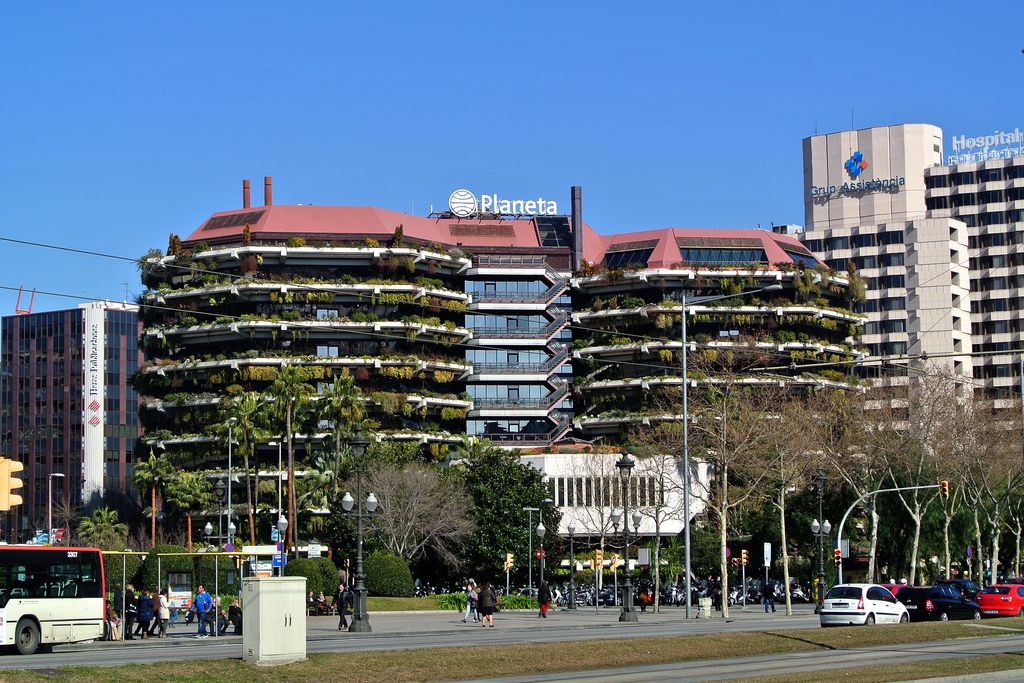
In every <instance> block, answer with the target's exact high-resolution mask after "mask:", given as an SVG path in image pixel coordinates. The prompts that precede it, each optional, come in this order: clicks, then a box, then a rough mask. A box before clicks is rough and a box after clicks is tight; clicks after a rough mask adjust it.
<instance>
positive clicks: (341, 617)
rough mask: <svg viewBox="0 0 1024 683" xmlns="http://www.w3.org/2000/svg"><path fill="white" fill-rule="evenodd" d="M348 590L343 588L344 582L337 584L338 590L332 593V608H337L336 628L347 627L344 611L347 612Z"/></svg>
mask: <svg viewBox="0 0 1024 683" xmlns="http://www.w3.org/2000/svg"><path fill="white" fill-rule="evenodd" d="M350 592H351V591H349V590H348V589H347V588H345V584H344V583H339V584H338V592H337V593H335V594H334V609H336V610H338V630H339V631H341V630H342V629H346V628H348V619H346V618H345V614H346V612H348V600H349V597H350Z"/></svg>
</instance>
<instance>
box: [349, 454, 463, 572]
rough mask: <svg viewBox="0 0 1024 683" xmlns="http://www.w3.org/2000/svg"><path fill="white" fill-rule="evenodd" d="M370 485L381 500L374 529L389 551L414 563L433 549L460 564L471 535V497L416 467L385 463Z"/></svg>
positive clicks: (426, 469)
mask: <svg viewBox="0 0 1024 683" xmlns="http://www.w3.org/2000/svg"><path fill="white" fill-rule="evenodd" d="M368 482H369V490H371V491H374V492H375V493H376V495H377V498H378V499H379V501H380V504H379V507H378V508H377V511H376V512H375V513H374V515H373V517H372V521H371V523H372V525H373V531H374V532H375V533H377V534H378V535H379V536H380V537H381V539H382V540H383V541H384V543H385V545H387V547H388V549H389V550H390V551H391V552H393V553H395V554H396V555H400V556H401V557H404V558H405V559H406V560H409V561H412V560H415V559H418V558H419V557H421V556H423V555H424V554H426V553H427V552H428V551H432V552H434V553H436V554H437V556H438V557H439V558H440V559H441V561H443V562H445V563H446V564H449V565H451V566H452V567H458V566H459V563H460V560H459V557H458V555H457V554H456V553H455V548H456V547H457V546H458V544H459V543H460V542H461V541H462V540H463V539H465V538H466V537H467V536H468V535H469V534H471V533H472V532H473V522H472V521H471V520H470V519H469V517H468V514H467V513H468V509H469V503H468V500H469V499H468V496H467V494H466V492H465V491H464V490H463V489H462V487H461V486H460V485H459V484H457V483H456V482H455V481H453V480H451V479H448V478H444V477H441V476H440V475H439V474H438V472H437V471H436V470H434V469H431V468H429V467H426V466H425V465H421V464H418V463H412V464H408V465H405V466H404V467H398V466H396V465H392V464H385V465H382V466H380V467H379V468H377V469H375V470H374V471H373V472H371V473H370V475H369V477H368Z"/></svg>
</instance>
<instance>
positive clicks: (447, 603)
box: [434, 593, 466, 612]
mask: <svg viewBox="0 0 1024 683" xmlns="http://www.w3.org/2000/svg"><path fill="white" fill-rule="evenodd" d="M434 599H435V600H436V601H437V608H438V609H447V610H453V611H455V612H461V611H462V610H464V609H466V594H465V593H442V594H441V595H435V596H434Z"/></svg>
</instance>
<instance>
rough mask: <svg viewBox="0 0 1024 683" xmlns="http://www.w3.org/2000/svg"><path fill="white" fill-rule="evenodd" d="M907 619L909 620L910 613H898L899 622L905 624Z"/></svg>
mask: <svg viewBox="0 0 1024 683" xmlns="http://www.w3.org/2000/svg"><path fill="white" fill-rule="evenodd" d="M909 621H910V615H909V614H907V613H906V612H904V613H903V614H901V615H900V623H901V624H906V623H908V622H909Z"/></svg>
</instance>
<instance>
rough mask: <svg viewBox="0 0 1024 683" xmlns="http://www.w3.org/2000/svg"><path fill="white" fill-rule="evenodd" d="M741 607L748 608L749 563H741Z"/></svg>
mask: <svg viewBox="0 0 1024 683" xmlns="http://www.w3.org/2000/svg"><path fill="white" fill-rule="evenodd" d="M740 601H741V602H740V609H746V608H747V563H746V562H744V563H742V564H741V565H740Z"/></svg>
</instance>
